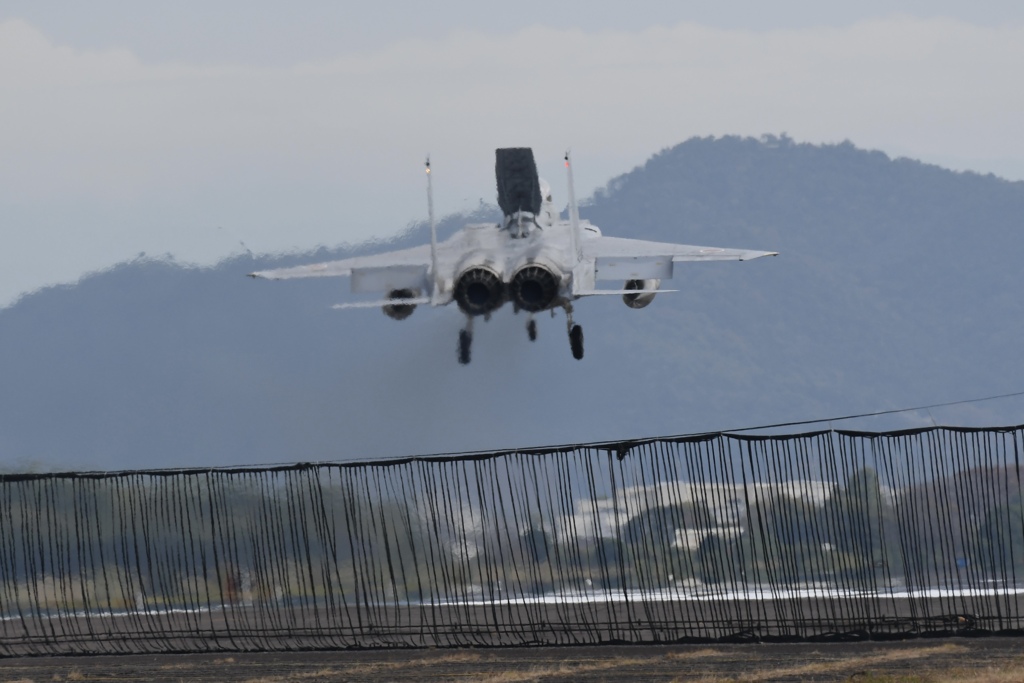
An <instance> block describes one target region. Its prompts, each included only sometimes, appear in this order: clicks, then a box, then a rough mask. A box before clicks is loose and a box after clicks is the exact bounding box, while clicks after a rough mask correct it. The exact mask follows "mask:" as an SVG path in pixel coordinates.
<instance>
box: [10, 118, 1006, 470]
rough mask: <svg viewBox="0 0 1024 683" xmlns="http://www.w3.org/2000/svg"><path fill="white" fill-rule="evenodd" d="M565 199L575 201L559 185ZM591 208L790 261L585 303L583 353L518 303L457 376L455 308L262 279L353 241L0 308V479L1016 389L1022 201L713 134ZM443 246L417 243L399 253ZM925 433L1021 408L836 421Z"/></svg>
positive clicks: (112, 279) (803, 414)
mask: <svg viewBox="0 0 1024 683" xmlns="http://www.w3.org/2000/svg"><path fill="white" fill-rule="evenodd" d="M550 180H552V185H553V187H554V188H555V192H556V195H560V196H561V197H562V198H564V190H562V184H561V183H560V182H559V181H560V180H561V179H550ZM558 200H559V196H556V202H557V201H558ZM483 213H484V215H486V210H484V212H483ZM582 215H583V217H584V218H589V219H590V220H591V221H593V222H594V223H595V224H597V225H599V226H601V228H602V229H603V230H604V231H605V234H609V235H617V236H627V237H638V238H645V239H657V240H669V241H677V242H685V243H690V244H705V245H713V246H726V247H743V248H751V249H771V250H775V251H779V252H781V255H780V256H779V257H778V258H775V259H759V260H756V261H752V262H748V263H707V264H678V265H677V268H676V279H675V280H674V281H673V282H672V286H673V288H676V287H678V288H679V289H681V290H682V291H681V292H680V293H678V294H665V295H661V296H659V297H658V298H657V299H656V300H655V302H654V303H653V304H652V305H651V306H650V307H648V308H646V309H644V310H641V311H634V310H630V309H628V308H627V307H626V306H624V305H623V304H622V302H621V300H620V299H619V298H618V297H599V298H595V299H590V300H585V301H583V302H581V303H580V304H579V305H578V306H577V308H576V317H577V321H578V322H580V323H582V324H583V326H584V329H585V330H586V358H585V359H584V360H583V361H580V362H577V361H574V360H573V359H572V357H571V356H570V353H569V345H568V342H567V340H566V335H565V325H564V319H563V317H562V316H561V315H559V316H558V317H557V319H555V320H549V319H548V318H546V317H542V318H541V319H540V320H539V323H540V339H539V340H538V341H537V342H536V343H534V344H531V343H530V342H528V341H527V338H526V332H525V329H524V327H525V318H524V317H522V316H519V317H516V316H514V315H513V314H512V312H511V310H507V308H508V307H506V309H504V310H502V311H500V312H499V313H498V314H497V315H495V316H494V318H493V319H492V320H491V321H490V322H489V323H486V324H481V325H478V326H477V333H476V340H475V342H474V358H473V363H472V364H471V365H469V366H466V367H462V366H459V365H458V364H457V362H456V357H455V347H456V334H457V330H458V328H459V326H460V325H461V319H460V318H461V316H460V315H459V313H458V312H457V311H456V310H454V307H451V310H448V309H442V310H437V311H430V310H424V309H418V310H417V311H416V312H415V313H414V314H413V316H412V317H411V318H409V319H408V320H406V321H403V322H395V321H393V320H390V319H388V318H386V317H385V316H383V315H382V314H381V313H380V311H373V310H369V311H348V312H338V311H332V310H331V309H330V305H331V304H333V303H337V302H338V301H342V300H345V299H347V298H348V296H349V295H348V293H347V284H348V283H347V281H345V280H334V279H325V280H308V281H292V282H262V281H252V280H249V279H247V278H245V277H244V274H245V273H247V272H249V271H252V270H256V269H261V268H266V267H272V266H275V265H281V264H286V263H299V262H307V261H311V260H314V259H324V258H333V257H337V256H339V255H341V254H342V252H341V251H339V250H335V251H327V250H323V249H322V250H320V251H318V252H317V253H312V254H301V255H290V256H288V257H281V258H262V259H259V260H257V261H255V262H254V261H253V260H252V259H251V258H249V257H248V256H246V257H244V258H235V259H232V260H229V261H226V262H223V263H221V264H219V265H218V266H217V267H215V268H207V269H197V268H191V267H186V266H181V265H178V264H175V263H174V262H171V261H166V260H145V259H142V260H139V261H135V262H132V263H126V264H122V265H120V266H117V267H115V268H113V269H111V270H109V271H106V272H103V273H99V274H96V275H92V276H89V277H87V278H84V279H83V280H82V281H81V282H79V283H78V284H76V285H74V286H61V287H53V288H49V289H46V290H43V291H40V292H36V293H33V294H31V295H28V296H25V297H23V298H22V299H21V300H19V301H18V302H17V303H15V304H14V305H12V306H10V307H8V308H6V309H3V310H0V386H2V388H0V461H2V463H3V465H4V466H5V467H7V468H9V469H10V468H21V467H26V466H34V467H45V468H48V469H51V468H59V469H84V468H103V469H111V468H135V467H150V466H152V467H166V466H178V465H198V464H242V463H265V462H282V461H308V460H338V459H352V458H369V457H381V456H390V455H404V454H414V453H428V452H436V451H448V450H467V449H487V448H505V447H515V446H526V445H540V444H545V443H553V442H557V443H566V442H578V441H591V440H601V439H614V438H625V437H632V436H644V435H654V434H674V433H688V432H693V431H703V430H718V429H727V428H736V427H744V426H750V425H756V424H766V423H772V422H781V421H788V420H800V419H807V418H819V417H829V416H839V415H844V414H850V413H860V412H865V411H873V410H885V409H888V408H896V407H906V406H914V405H923V404H930V403H940V402H944V401H949V400H956V399H962V398H971V397H976V396H987V395H993V394H1001V393H1009V392H1014V391H1022V390H1024V371H1022V369H1021V367H1020V366H1021V363H1020V353H1019V351H1018V348H1019V345H1020V342H1019V339H1020V338H1021V337H1022V336H1024V335H1022V333H1024V315H1022V313H1024V305H1022V304H1021V301H1020V294H1019V293H1020V292H1021V291H1024V275H1022V268H1021V266H1020V260H1021V256H1022V254H1024V182H1008V181H1005V180H1001V179H999V178H996V177H994V176H991V175H989V176H980V175H976V174H970V173H966V174H965V173H954V172H951V171H948V170H944V169H941V168H938V167H935V166H929V165H925V164H922V163H919V162H916V161H912V160H908V159H895V160H894V159H890V158H889V157H887V156H886V155H885V154H883V153H881V152H869V151H864V150H860V149H857V148H856V147H854V146H853V145H852V144H850V143H843V144H840V145H826V146H816V145H809V144H797V143H795V142H793V141H792V140H790V139H788V138H786V137H782V138H776V137H769V136H766V137H764V138H761V139H760V140H757V139H752V138H737V137H726V138H718V139H712V138H695V139H691V140H689V141H687V142H685V143H683V144H680V145H678V146H676V147H674V148H671V149H667V150H664V151H662V152H660V153H659V154H657V155H655V156H654V157H652V158H651V159H650V160H649V161H648V162H647V163H646V164H644V165H643V166H642V167H639V168H637V169H634V170H633V171H632V172H630V173H627V174H625V175H622V176H620V177H618V178H615V179H614V180H612V181H611V182H610V183H609V184H608V186H607V187H606V188H605V189H604V190H602V191H600V192H598V193H596V194H595V196H594V197H592V198H591V199H590V200H589V201H588V202H586V204H585V206H584V207H583V208H582ZM463 220H465V218H463V217H452V218H450V219H449V220H448V221H446V224H445V226H444V231H445V232H450V231H452V230H454V229H455V227H456V226H457V225H458V224H460V223H461V222H462V221H463ZM426 239H427V235H426V232H425V230H424V228H423V227H422V226H421V227H420V228H418V229H416V230H414V231H412V232H411V233H410V234H407V235H405V236H403V237H402V238H401V239H400V240H398V241H397V246H402V245H408V244H414V243H420V242H423V241H425V240H426ZM388 246H392V245H388ZM378 248H382V245H364V246H363V247H361V248H360V249H359V250H357V251H369V250H373V249H378ZM666 284H667V283H666ZM931 419H934V420H936V421H938V422H940V423H947V424H1010V423H1020V422H1024V401H1022V400H1020V399H1017V400H1004V401H996V402H986V403H977V404H972V405H967V406H958V407H950V408H944V409H936V410H933V411H932V412H931V414H930V415H929V414H928V413H924V412H922V413H911V414H904V415H900V416H895V417H890V418H887V419H884V420H883V419H874V420H862V421H859V422H856V423H849V422H844V423H837V424H835V425H834V426H836V427H840V426H845V427H853V426H855V427H858V428H866V429H871V428H888V427H894V426H911V425H916V424H919V423H920V422H921V421H926V422H928V421H930V420H931Z"/></svg>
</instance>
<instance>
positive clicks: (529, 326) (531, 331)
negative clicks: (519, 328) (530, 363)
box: [526, 315, 537, 341]
mask: <svg viewBox="0 0 1024 683" xmlns="http://www.w3.org/2000/svg"><path fill="white" fill-rule="evenodd" d="M526 334H527V336H529V337H530V341H537V321H536V320H534V319H533V316H532V315H531V316H530V319H529V320H527V321H526Z"/></svg>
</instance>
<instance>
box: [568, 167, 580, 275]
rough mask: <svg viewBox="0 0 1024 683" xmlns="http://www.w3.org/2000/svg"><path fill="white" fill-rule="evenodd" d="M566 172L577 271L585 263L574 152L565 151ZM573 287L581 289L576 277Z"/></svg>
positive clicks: (570, 233) (571, 234)
mask: <svg viewBox="0 0 1024 683" xmlns="http://www.w3.org/2000/svg"><path fill="white" fill-rule="evenodd" d="M565 172H566V175H567V176H568V182H569V225H570V229H569V240H570V244H571V245H572V253H573V256H574V259H575V261H574V263H573V270H574V271H575V270H576V266H577V265H579V264H580V263H581V262H582V261H583V236H582V235H581V234H580V210H579V206H577V204H576V188H575V187H574V186H573V181H572V152H571V151H570V150H565ZM572 286H573V289H574V290H575V289H577V288H578V287H579V283H578V280H577V278H576V277H575V276H574V277H573V279H572Z"/></svg>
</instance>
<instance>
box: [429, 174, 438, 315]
mask: <svg viewBox="0 0 1024 683" xmlns="http://www.w3.org/2000/svg"><path fill="white" fill-rule="evenodd" d="M427 214H428V216H429V217H430V286H431V291H430V298H431V299H432V300H433V299H435V298H436V297H437V296H439V295H440V291H439V290H440V289H441V288H440V286H439V285H440V282H441V279H440V277H439V273H438V271H437V223H436V222H435V221H434V184H433V182H432V181H431V178H430V157H429V156H428V157H427Z"/></svg>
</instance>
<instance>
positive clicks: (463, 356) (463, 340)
mask: <svg viewBox="0 0 1024 683" xmlns="http://www.w3.org/2000/svg"><path fill="white" fill-rule="evenodd" d="M472 345H473V318H467V319H466V327H465V329H461V330H459V363H460V364H461V365H469V350H470V347H471V346H472Z"/></svg>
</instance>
